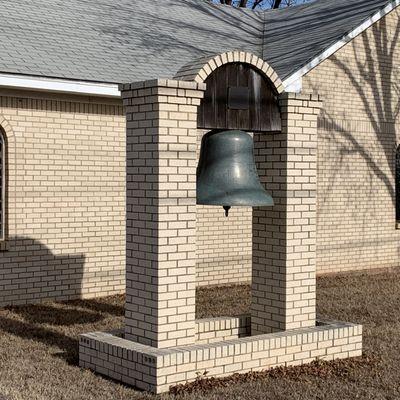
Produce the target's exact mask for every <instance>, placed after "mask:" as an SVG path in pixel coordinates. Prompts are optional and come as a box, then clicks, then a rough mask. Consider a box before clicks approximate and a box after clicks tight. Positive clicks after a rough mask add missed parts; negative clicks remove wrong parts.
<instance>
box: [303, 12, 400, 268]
mask: <svg viewBox="0 0 400 400" xmlns="http://www.w3.org/2000/svg"><path fill="white" fill-rule="evenodd" d="M399 15H400V12H399V11H396V10H395V11H393V12H392V13H390V14H389V15H388V16H387V17H385V18H384V19H383V20H382V21H381V22H379V23H377V24H375V25H373V26H372V27H371V28H369V29H368V30H367V31H366V32H365V33H364V34H362V35H360V36H358V37H357V38H356V39H355V40H353V41H352V42H350V43H349V44H347V45H346V46H345V47H343V48H342V49H341V50H339V51H338V52H337V53H336V54H335V55H333V56H331V57H330V58H329V59H328V60H326V61H324V62H323V63H322V64H321V65H320V66H318V67H317V68H316V69H314V70H313V71H311V72H310V73H309V74H308V75H307V76H306V77H305V79H304V80H303V91H304V92H315V93H318V94H320V95H321V97H322V99H323V102H324V106H323V112H322V115H321V117H320V119H319V133H318V196H317V197H318V208H317V210H318V211H317V215H318V219H317V269H318V272H320V273H329V272H340V271H350V270H360V269H372V268H386V267H397V266H398V265H399V263H400V261H399V249H400V248H399V243H400V242H399V240H400V231H399V230H396V229H395V222H396V221H395V203H394V201H395V198H394V190H395V179H394V166H395V150H396V146H397V145H398V144H399V137H398V134H399V132H398V131H399V130H398V123H399V89H400V86H399V79H400V69H399V65H400V46H399V38H398V35H399V31H400V24H399ZM396 136H397V139H396Z"/></svg>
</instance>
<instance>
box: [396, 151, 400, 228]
mask: <svg viewBox="0 0 400 400" xmlns="http://www.w3.org/2000/svg"><path fill="white" fill-rule="evenodd" d="M396 221H397V222H400V146H398V147H397V150H396Z"/></svg>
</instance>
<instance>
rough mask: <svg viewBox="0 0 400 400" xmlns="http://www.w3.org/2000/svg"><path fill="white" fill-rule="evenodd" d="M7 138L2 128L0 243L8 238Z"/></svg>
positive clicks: (0, 149)
mask: <svg viewBox="0 0 400 400" xmlns="http://www.w3.org/2000/svg"><path fill="white" fill-rule="evenodd" d="M6 150H7V149H6V137H5V135H4V132H3V131H2V130H1V128H0V241H4V240H5V238H6Z"/></svg>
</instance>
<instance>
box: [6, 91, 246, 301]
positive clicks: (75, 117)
mask: <svg viewBox="0 0 400 400" xmlns="http://www.w3.org/2000/svg"><path fill="white" fill-rule="evenodd" d="M0 125H1V126H2V128H3V129H4V130H5V131H6V135H7V139H8V153H9V156H8V170H9V175H10V176H9V183H8V188H9V193H8V197H9V206H8V210H9V212H8V221H9V240H8V241H7V248H8V251H2V249H1V248H0V289H1V292H0V293H1V295H0V304H10V303H12V304H18V303H26V302H32V301H39V300H43V299H49V298H56V299H67V298H74V297H79V296H81V297H96V296H104V295H109V294H112V293H117V292H118V293H119V292H122V291H124V289H125V286H124V284H125V127H126V123H125V116H124V113H123V109H122V103H121V102H118V101H111V100H108V101H107V100H104V99H103V100H102V102H96V101H95V100H94V99H89V98H84V97H76V96H68V95H63V96H59V95H58V96H56V95H49V94H46V95H44V94H43V95H41V94H38V93H33V92H22V91H19V92H17V91H10V90H2V91H1V92H0ZM202 134H203V132H199V137H200V138H201V136H202ZM199 145H200V143H199ZM198 148H199V147H198ZM197 209H198V214H197V237H198V241H197V246H198V250H197V257H198V260H197V264H196V266H197V269H196V273H197V284H198V285H207V284H224V283H238V282H243V281H249V280H250V274H251V272H250V257H251V223H250V221H251V210H250V209H247V208H246V209H239V208H236V209H233V210H232V211H231V213H230V217H229V219H227V218H225V216H224V214H223V210H222V208H221V209H220V208H219V207H205V206H198V207H197ZM246 222H247V223H246ZM232 226H234V228H235V229H232Z"/></svg>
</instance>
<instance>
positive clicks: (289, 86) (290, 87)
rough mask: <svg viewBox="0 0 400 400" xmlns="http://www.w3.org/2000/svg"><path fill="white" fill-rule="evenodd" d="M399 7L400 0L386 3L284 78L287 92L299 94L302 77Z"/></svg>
mask: <svg viewBox="0 0 400 400" xmlns="http://www.w3.org/2000/svg"><path fill="white" fill-rule="evenodd" d="M399 5H400V0H394V1H391V2H390V3H388V4H387V5H386V6H385V7H384V8H382V9H381V10H379V11H378V12H377V13H375V14H373V15H372V16H371V17H369V18H368V19H367V20H366V21H364V22H363V23H362V24H361V25H359V26H358V27H357V28H355V29H353V30H352V31H351V32H349V33H348V34H346V35H345V36H343V37H342V39H340V40H339V41H338V42H336V43H335V44H333V45H332V46H330V47H329V48H327V49H326V50H324V51H323V52H322V53H321V54H319V55H318V56H317V57H315V58H314V59H312V60H311V61H310V62H309V63H308V64H306V65H305V66H304V67H302V68H301V69H299V70H298V71H297V72H295V73H294V74H292V75H290V76H289V77H288V78H286V79H285V80H284V81H283V82H282V83H283V86H284V87H285V90H286V91H287V92H299V91H301V87H302V77H303V76H304V75H306V74H307V73H308V72H310V71H311V70H312V69H314V68H315V67H316V66H317V65H319V64H321V63H322V62H323V61H324V60H326V59H327V58H329V57H330V56H331V55H333V54H334V53H336V52H337V51H338V50H339V49H341V48H342V47H343V46H345V45H346V44H347V43H349V42H350V41H351V40H353V39H354V38H355V37H356V36H358V35H360V34H361V33H363V32H364V31H366V30H367V29H368V28H369V27H371V26H372V25H373V24H374V23H375V22H378V21H379V20H380V19H381V18H383V17H385V16H386V15H387V14H389V13H390V12H391V11H393V10H394V9H395V8H396V7H398V6H399Z"/></svg>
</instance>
